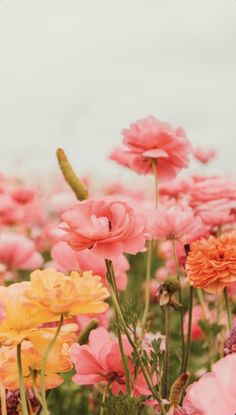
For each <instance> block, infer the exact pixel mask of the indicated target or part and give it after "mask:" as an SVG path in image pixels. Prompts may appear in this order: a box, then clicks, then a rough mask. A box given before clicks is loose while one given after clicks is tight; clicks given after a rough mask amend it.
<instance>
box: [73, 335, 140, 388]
mask: <svg viewBox="0 0 236 415" xmlns="http://www.w3.org/2000/svg"><path fill="white" fill-rule="evenodd" d="M122 341H123V345H124V351H125V353H126V355H127V356H129V355H131V353H132V347H131V346H130V344H129V342H128V340H127V338H126V337H125V336H123V338H122ZM71 358H72V361H73V363H74V364H75V369H76V374H75V375H74V376H73V380H74V382H75V383H77V384H78V385H93V384H96V383H99V382H109V381H113V382H118V383H122V384H124V383H125V381H124V369H123V365H122V359H121V355H120V349H119V344H118V340H117V338H115V339H113V340H111V338H110V335H109V332H108V331H107V330H106V329H104V328H103V327H99V328H97V329H95V330H92V331H91V333H90V335H89V343H88V344H87V345H83V346H79V345H78V344H73V345H72V347H71Z"/></svg>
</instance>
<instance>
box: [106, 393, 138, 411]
mask: <svg viewBox="0 0 236 415" xmlns="http://www.w3.org/2000/svg"><path fill="white" fill-rule="evenodd" d="M142 410H143V398H136V397H128V396H126V395H123V394H122V393H120V394H119V395H118V396H114V395H112V394H111V393H110V394H109V395H108V397H107V399H106V401H105V404H104V412H105V414H104V415H140V414H141V412H142Z"/></svg>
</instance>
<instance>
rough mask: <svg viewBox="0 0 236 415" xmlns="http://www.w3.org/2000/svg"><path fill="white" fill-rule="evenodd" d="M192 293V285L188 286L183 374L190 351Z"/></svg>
mask: <svg viewBox="0 0 236 415" xmlns="http://www.w3.org/2000/svg"><path fill="white" fill-rule="evenodd" d="M193 293H194V288H193V286H192V285H190V287H189V305H188V335H187V344H186V350H185V358H184V365H183V373H185V372H187V369H188V361H189V356H190V349H191V334H192V314H193Z"/></svg>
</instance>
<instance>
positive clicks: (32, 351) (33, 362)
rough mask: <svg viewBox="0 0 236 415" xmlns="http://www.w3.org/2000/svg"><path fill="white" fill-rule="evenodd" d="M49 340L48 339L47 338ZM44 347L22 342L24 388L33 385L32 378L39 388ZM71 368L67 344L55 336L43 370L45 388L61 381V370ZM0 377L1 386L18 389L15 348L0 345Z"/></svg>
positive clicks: (65, 370) (66, 370) (49, 387)
mask: <svg viewBox="0 0 236 415" xmlns="http://www.w3.org/2000/svg"><path fill="white" fill-rule="evenodd" d="M49 340H50V339H49ZM44 349H45V347H44V348H43V349H41V350H40V348H35V347H34V346H33V345H32V343H31V342H28V341H24V342H23V343H22V353H21V355H22V356H21V358H22V371H23V378H24V386H25V388H26V389H29V388H33V387H34V378H33V376H34V377H35V382H36V385H37V386H38V387H39V388H40V381H41V379H40V372H41V367H42V359H43V353H44V351H45V350H44ZM71 369H72V362H71V359H70V355H69V344H67V343H65V342H64V340H63V339H61V338H57V340H56V343H55V344H54V346H53V347H52V349H51V351H50V355H49V359H48V361H47V365H46V371H45V386H46V389H52V388H55V387H57V386H59V385H60V384H61V383H63V378H62V377H61V376H60V373H61V372H68V371H70V370H71ZM0 378H1V383H2V384H3V386H4V387H5V388H7V389H10V390H17V389H19V380H18V369H17V357H16V348H14V349H9V348H5V347H2V348H1V349H0Z"/></svg>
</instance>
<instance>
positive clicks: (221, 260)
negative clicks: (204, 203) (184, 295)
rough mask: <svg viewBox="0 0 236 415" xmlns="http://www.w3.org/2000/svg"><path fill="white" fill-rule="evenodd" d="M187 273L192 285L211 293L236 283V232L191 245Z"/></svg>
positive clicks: (211, 237)
mask: <svg viewBox="0 0 236 415" xmlns="http://www.w3.org/2000/svg"><path fill="white" fill-rule="evenodd" d="M186 271H187V276H188V278H189V281H190V283H191V284H192V285H193V286H194V287H199V288H202V289H204V290H205V291H208V292H210V293H216V292H217V291H221V290H223V288H224V287H226V286H227V285H229V284H230V283H231V282H234V281H236V232H235V231H234V232H230V233H227V234H224V235H222V236H221V237H220V238H215V237H213V236H210V237H209V238H208V239H204V238H202V239H201V240H200V241H195V242H193V243H192V244H191V249H190V252H189V254H188V257H187V262H186Z"/></svg>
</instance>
